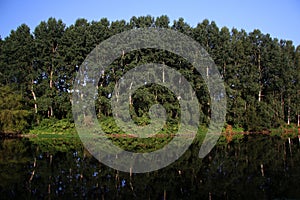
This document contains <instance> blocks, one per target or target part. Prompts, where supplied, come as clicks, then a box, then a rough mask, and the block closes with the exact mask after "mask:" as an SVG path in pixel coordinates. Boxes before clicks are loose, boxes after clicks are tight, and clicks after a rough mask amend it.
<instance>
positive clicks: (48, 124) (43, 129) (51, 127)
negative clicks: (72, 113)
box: [30, 118, 76, 134]
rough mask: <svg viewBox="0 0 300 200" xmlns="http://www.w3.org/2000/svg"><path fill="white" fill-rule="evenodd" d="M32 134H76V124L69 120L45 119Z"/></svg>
mask: <svg viewBox="0 0 300 200" xmlns="http://www.w3.org/2000/svg"><path fill="white" fill-rule="evenodd" d="M30 133H32V134H76V130H75V124H74V123H73V122H70V121H69V120H68V119H62V120H57V119H55V118H51V119H43V120H42V121H41V122H40V124H39V125H38V126H36V127H34V129H33V130H31V131H30Z"/></svg>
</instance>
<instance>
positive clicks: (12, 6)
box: [0, 0, 300, 46]
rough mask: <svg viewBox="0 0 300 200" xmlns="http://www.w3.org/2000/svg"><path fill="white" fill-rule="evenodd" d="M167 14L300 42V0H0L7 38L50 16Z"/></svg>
mask: <svg viewBox="0 0 300 200" xmlns="http://www.w3.org/2000/svg"><path fill="white" fill-rule="evenodd" d="M148 14H149V15H151V16H153V17H157V16H161V15H168V16H169V18H170V20H171V24H172V23H173V20H174V19H178V18H179V17H183V18H184V19H185V21H186V22H187V23H188V24H190V25H191V26H193V27H194V26H196V25H197V23H198V22H202V21H203V19H209V20H210V21H212V20H213V21H215V22H216V24H217V25H218V27H219V28H221V27H223V26H227V27H228V28H229V29H231V28H233V27H235V28H238V29H245V30H246V31H247V32H250V31H253V29H255V28H257V29H260V30H261V31H262V32H263V33H270V35H271V36H272V37H273V38H274V37H276V38H279V39H287V40H292V41H293V43H294V44H295V45H296V46H297V45H300V1H298V0H245V1H244V0H219V1H217V0H205V1H204V0H180V1H179V0H150V1H146V0H105V1H104V0H85V1H83V0H81V1H79V0H51V1H50V0H27V1H26V0H21V1H16V0H0V35H1V37H2V38H5V37H6V36H8V35H9V33H10V31H11V30H12V29H13V30H15V29H16V28H17V27H18V26H19V25H21V24H22V23H25V24H27V25H28V26H29V27H30V28H31V30H32V31H33V30H34V28H35V27H36V26H37V25H38V24H39V23H40V22H41V21H45V20H47V19H48V18H49V17H55V18H57V19H62V20H63V22H64V23H65V24H66V25H70V24H73V23H74V22H75V21H76V19H78V18H86V19H87V20H88V21H92V20H99V19H101V18H103V17H107V18H108V19H109V20H110V21H114V20H117V19H125V20H126V21H128V20H129V19H130V18H131V17H132V16H142V15H148Z"/></svg>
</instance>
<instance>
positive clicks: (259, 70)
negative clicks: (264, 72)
mask: <svg viewBox="0 0 300 200" xmlns="http://www.w3.org/2000/svg"><path fill="white" fill-rule="evenodd" d="M257 62H258V73H259V91H258V101H261V96H262V94H261V90H262V83H261V79H262V77H261V66H260V53H258V60H257Z"/></svg>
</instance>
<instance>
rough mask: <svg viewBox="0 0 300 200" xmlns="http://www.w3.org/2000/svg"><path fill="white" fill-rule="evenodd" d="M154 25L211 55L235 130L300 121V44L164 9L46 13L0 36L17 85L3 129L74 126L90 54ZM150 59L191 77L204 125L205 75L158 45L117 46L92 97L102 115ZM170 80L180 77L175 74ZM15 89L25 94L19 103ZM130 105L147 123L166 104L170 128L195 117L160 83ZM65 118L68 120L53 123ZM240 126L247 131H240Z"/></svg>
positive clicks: (1, 71) (9, 78)
mask: <svg viewBox="0 0 300 200" xmlns="http://www.w3.org/2000/svg"><path fill="white" fill-rule="evenodd" d="M149 27H159V28H167V29H173V30H176V31H179V32H181V33H184V34H186V35H188V36H190V37H192V38H193V39H194V40H196V41H197V42H199V43H200V44H201V45H202V46H203V48H204V49H205V50H206V51H207V52H208V53H209V54H210V56H211V57H212V58H213V60H214V61H215V63H216V65H217V67H218V69H219V72H220V74H221V76H222V78H223V80H224V84H225V88H226V93H227V116H226V122H227V124H228V125H231V126H232V127H233V130H232V131H233V132H235V131H236V132H240V131H241V132H242V131H253V132H259V131H262V130H270V129H273V128H278V127H280V126H282V125H284V124H286V123H290V124H291V123H297V118H298V115H300V111H299V109H300V104H299V100H300V93H299V91H300V75H299V73H298V72H299V70H300V46H298V47H295V46H294V45H293V43H292V41H287V40H279V39H277V38H272V37H271V36H270V35H269V34H263V33H262V32H261V31H260V30H257V29H256V30H253V31H252V32H249V33H247V32H246V31H244V30H237V29H235V28H233V29H231V30H230V29H229V28H227V27H222V28H219V27H218V26H217V24H216V23H215V22H214V21H209V20H207V19H205V20H203V21H202V22H200V23H198V24H197V26H196V27H194V28H193V27H191V26H189V24H188V23H187V22H185V21H184V19H183V18H179V19H178V20H174V22H173V24H170V19H169V18H168V17H167V16H165V15H163V16H160V17H157V18H154V17H151V16H149V15H148V16H140V17H136V16H133V17H132V18H131V19H130V20H129V22H126V21H125V20H117V21H113V22H110V21H108V20H107V19H106V18H103V19H100V20H99V21H92V22H89V21H87V20H86V19H82V18H81V19H78V20H76V22H75V23H74V24H72V25H70V26H66V25H65V24H64V23H63V21H62V20H57V19H55V18H49V19H48V20H47V21H42V22H41V23H40V24H39V25H38V26H37V27H35V29H34V30H33V33H31V31H30V29H29V27H28V26H27V25H25V24H22V25H21V26H20V27H18V28H17V30H13V31H12V32H11V34H10V35H9V36H8V37H7V38H5V39H4V40H2V39H1V40H0V86H2V85H4V86H9V87H11V89H12V90H13V91H15V96H14V97H12V96H10V97H6V98H4V100H1V101H3V102H1V104H0V107H3V105H7V106H9V108H1V109H2V110H1V116H0V117H1V120H0V127H1V130H2V132H10V131H12V132H19V131H22V130H23V129H26V128H27V127H29V125H30V124H39V123H40V124H39V125H38V127H37V128H36V129H35V130H38V129H40V130H44V131H45V130H49V131H54V132H60V133H62V132H64V131H66V130H67V129H70V130H73V129H74V127H73V125H72V124H71V123H70V124H68V123H69V122H67V121H69V120H71V119H72V112H71V102H72V92H73V90H72V89H73V81H74V78H75V76H76V72H77V71H78V70H79V66H80V65H81V64H82V62H83V61H84V59H85V58H86V56H87V55H88V54H89V52H90V51H91V50H92V49H93V48H94V47H95V46H96V45H97V44H99V43H100V42H102V41H104V40H105V39H107V38H109V37H110V36H113V35H115V34H117V33H121V32H122V31H126V30H130V29H136V28H149ZM151 62H152V63H160V64H165V65H167V66H170V67H172V68H174V69H175V70H177V71H179V72H180V73H181V74H182V75H183V76H184V77H185V78H186V79H187V80H188V81H189V82H190V84H191V85H192V87H193V89H194V90H195V92H196V96H197V98H198V101H199V104H200V119H199V122H200V124H203V125H204V126H207V125H208V124H209V121H210V115H211V108H210V101H211V100H210V97H209V91H208V90H207V87H206V84H205V82H204V80H203V78H202V77H201V75H200V74H199V73H198V72H197V71H196V70H195V69H194V67H193V66H192V64H191V63H187V61H186V60H185V59H183V58H181V57H179V56H178V55H175V54H173V53H171V52H166V51H163V50H155V49H139V50H135V51H132V52H129V53H122V51H120V57H119V58H117V59H116V60H115V61H114V62H113V63H111V64H110V66H109V69H108V70H107V71H103V72H101V76H100V80H99V82H98V98H97V99H96V101H95V104H96V105H95V107H96V112H97V113H96V114H97V116H98V117H99V119H100V121H101V120H102V118H104V119H106V118H109V117H112V110H111V106H110V99H111V95H112V92H113V90H114V87H115V85H116V83H117V82H118V80H119V79H120V78H121V77H122V76H123V75H124V74H125V73H126V72H128V71H129V70H130V69H133V68H134V67H136V66H138V65H141V64H145V63H151ZM153 75H154V74H151V73H149V74H147V76H153ZM145 78H146V76H145ZM169 78H173V79H175V80H176V77H169ZM178 81H180V80H178ZM18 95H21V97H22V102H21V103H20V104H19V103H18V102H20V96H18ZM12 99H16V100H12ZM4 101H5V102H4ZM131 103H132V105H130V114H131V116H132V118H133V120H134V121H135V123H136V124H138V125H141V126H145V125H148V124H149V123H150V118H149V114H148V112H149V109H150V108H151V106H152V105H154V104H161V105H162V106H164V108H165V109H166V114H167V118H168V124H167V125H168V126H173V127H176V124H178V120H179V119H180V118H181V117H184V119H186V122H185V123H189V122H190V119H191V117H190V116H181V113H180V106H179V103H178V100H177V97H175V96H174V95H173V94H172V93H171V92H170V91H169V90H168V89H166V88H163V87H159V86H157V85H155V84H152V85H146V86H145V87H142V88H139V89H138V90H136V91H135V92H134V93H133V94H132V102H131ZM15 104H17V105H15ZM18 106H19V107H18ZM187 106H188V105H187ZM188 109H189V108H188ZM191 112H195V111H194V110H191ZM62 119H66V121H55V120H62ZM44 120H46V121H44ZM47 120H48V121H47ZM52 120H54V121H52ZM108 120H110V119H108ZM104 121H105V120H104ZM108 124H109V125H107V124H106V125H104V129H105V130H106V131H107V132H113V133H122V131H121V130H120V129H119V128H118V127H115V124H114V123H111V122H109V123H108ZM235 127H242V128H243V130H241V129H239V128H237V130H235ZM109 129H111V130H109ZM175 129H176V128H175ZM167 130H168V131H169V129H168V128H166V129H165V130H164V131H166V132H168V131H167ZM170 130H171V129H170ZM169 132H170V131H169Z"/></svg>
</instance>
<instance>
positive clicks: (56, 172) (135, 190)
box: [0, 135, 300, 199]
mask: <svg viewBox="0 0 300 200" xmlns="http://www.w3.org/2000/svg"><path fill="white" fill-rule="evenodd" d="M198 150H199V148H198V147H195V146H192V147H191V148H190V149H189V150H188V151H187V152H186V153H185V154H184V155H183V156H182V157H181V158H180V159H179V160H178V161H177V162H175V163H173V164H172V165H170V166H168V167H166V168H164V169H161V170H158V171H155V172H151V173H145V174H132V175H131V176H130V174H129V173H123V172H119V171H117V170H114V169H111V168H109V167H106V166H105V165H103V164H101V163H99V162H98V161H97V160H96V159H94V158H93V157H92V156H91V155H90V154H89V153H88V152H87V151H86V150H85V149H84V148H83V146H82V145H81V143H80V141H79V142H78V141H74V142H71V143H70V142H65V141H64V139H45V140H44V141H42V142H41V141H39V142H32V141H30V140H28V139H3V140H1V141H0V199H66V198H72V199H284V198H291V199H300V147H299V140H298V138H296V139H293V140H291V145H289V142H288V140H282V139H280V138H277V137H270V136H264V135H256V136H246V137H245V138H244V139H243V140H242V141H240V142H239V143H231V144H227V145H218V146H216V147H215V148H214V149H213V150H212V152H211V153H210V154H209V155H207V156H206V157H205V158H204V159H199V158H198V157H197V156H198Z"/></svg>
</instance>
